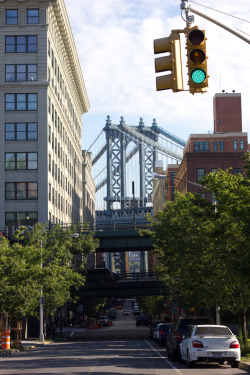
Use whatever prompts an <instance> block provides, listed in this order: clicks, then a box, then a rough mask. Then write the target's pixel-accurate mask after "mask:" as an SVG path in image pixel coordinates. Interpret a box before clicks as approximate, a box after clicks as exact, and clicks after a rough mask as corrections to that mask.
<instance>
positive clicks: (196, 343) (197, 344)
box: [192, 340, 204, 348]
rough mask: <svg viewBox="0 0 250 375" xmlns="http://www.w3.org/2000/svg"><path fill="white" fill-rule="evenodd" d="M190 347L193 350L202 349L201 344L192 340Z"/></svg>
mask: <svg viewBox="0 0 250 375" xmlns="http://www.w3.org/2000/svg"><path fill="white" fill-rule="evenodd" d="M192 347H193V348H204V346H203V344H202V342H201V341H198V340H193V341H192Z"/></svg>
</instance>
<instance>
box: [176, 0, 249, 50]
mask: <svg viewBox="0 0 250 375" xmlns="http://www.w3.org/2000/svg"><path fill="white" fill-rule="evenodd" d="M181 9H182V10H185V11H186V13H187V12H188V11H189V10H190V12H192V13H195V14H197V15H198V16H201V17H203V18H205V19H207V20H208V21H210V22H213V23H215V24H216V25H217V26H220V27H222V28H223V29H225V30H227V31H229V32H230V33H232V34H234V35H235V36H237V37H238V38H240V39H242V40H244V41H245V42H247V43H249V44H250V37H248V36H247V35H246V34H243V33H242V32H241V31H238V30H237V29H235V28H233V27H231V26H229V25H227V24H226V23H224V22H221V21H219V20H218V19H216V18H214V17H211V16H209V15H208V14H207V13H205V12H202V11H201V10H199V9H197V8H195V7H194V6H193V5H191V4H190V3H189V2H188V0H181Z"/></svg>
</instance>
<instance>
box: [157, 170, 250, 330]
mask: <svg viewBox="0 0 250 375" xmlns="http://www.w3.org/2000/svg"><path fill="white" fill-rule="evenodd" d="M249 165H250V164H249ZM202 184H203V185H204V187H205V191H208V192H210V193H213V196H214V198H215V200H216V205H214V204H211V203H209V202H208V201H206V200H205V199H204V198H202V197H201V196H199V195H198V194H196V195H193V194H186V195H185V196H182V195H180V194H176V200H175V202H167V203H166V209H165V210H164V212H159V213H158V214H157V216H156V218H155V219H154V220H153V229H154V234H153V237H154V240H155V243H156V253H157V254H158V256H159V258H160V262H159V263H160V264H161V266H159V270H160V272H161V274H162V276H163V278H164V280H165V282H166V285H167V288H168V289H169V290H170V292H171V295H172V297H173V298H175V299H179V300H183V301H185V304H186V305H189V306H195V307H202V306H204V307H214V306H215V305H219V306H221V307H222V308H223V309H226V310H231V311H234V312H238V313H241V312H242V311H243V312H244V311H246V309H248V308H249V304H250V292H249V291H250V288H249V282H250V279H249V264H250V262H249V261H250V259H249V256H250V251H249V246H250V241H249V239H250V238H249V236H250V231H249V229H250V185H249V180H248V179H246V178H244V177H243V176H242V175H241V174H238V175H232V174H231V173H230V171H222V170H218V171H217V172H216V173H215V172H214V173H211V174H209V175H208V176H206V177H205V178H204V179H203V181H202ZM243 315H244V314H243ZM243 329H244V332H245V328H244V325H243ZM245 337H246V336H245Z"/></svg>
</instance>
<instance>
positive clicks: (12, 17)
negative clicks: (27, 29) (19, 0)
mask: <svg viewBox="0 0 250 375" xmlns="http://www.w3.org/2000/svg"><path fill="white" fill-rule="evenodd" d="M5 16H6V19H5V20H6V25H17V24H18V11H17V9H6V13H5Z"/></svg>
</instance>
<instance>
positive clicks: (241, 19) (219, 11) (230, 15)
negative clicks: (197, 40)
mask: <svg viewBox="0 0 250 375" xmlns="http://www.w3.org/2000/svg"><path fill="white" fill-rule="evenodd" d="M190 2H191V3H194V4H197V5H200V6H202V7H204V8H207V9H211V10H213V11H215V12H218V13H222V14H225V15H226V16H229V17H232V18H236V19H237V20H240V21H244V22H247V23H250V21H247V20H244V19H243V18H240V17H236V16H233V15H232V14H228V13H226V12H222V11H221V10H217V9H214V8H211V7H208V6H206V5H203V4H200V3H197V2H196V1H192V0H190Z"/></svg>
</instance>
